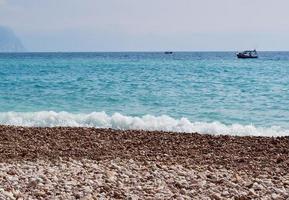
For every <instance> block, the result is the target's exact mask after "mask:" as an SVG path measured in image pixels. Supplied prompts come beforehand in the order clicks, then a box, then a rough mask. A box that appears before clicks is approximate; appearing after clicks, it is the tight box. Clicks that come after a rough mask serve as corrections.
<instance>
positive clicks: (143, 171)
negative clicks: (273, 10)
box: [0, 126, 289, 199]
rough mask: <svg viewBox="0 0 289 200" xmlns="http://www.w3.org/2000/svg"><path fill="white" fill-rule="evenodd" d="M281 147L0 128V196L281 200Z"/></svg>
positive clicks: (288, 154) (248, 140) (287, 162)
mask: <svg viewBox="0 0 289 200" xmlns="http://www.w3.org/2000/svg"><path fill="white" fill-rule="evenodd" d="M288 147H289V137H256V136H242V137H240V136H227V135H220V136H215V135H203V134H198V133H173V132H161V131H140V130H113V129H96V128H70V127H54V128H37V127H16V126H0V169H1V174H0V186H2V187H1V188H2V190H0V198H1V195H4V197H7V195H8V196H9V195H10V196H11V195H12V196H13V197H15V198H16V196H17V195H20V194H21V195H24V196H22V197H23V198H24V199H26V198H28V197H31V198H32V199H39V198H40V199H41V198H42V199H45V197H46V198H60V197H62V198H64V199H77V198H78V197H79V198H84V197H87V199H98V198H103V199H108V198H115V199H123V198H132V199H138V198H140V199H169V198H173V199H175V198H179V199H192V198H195V199H200V198H205V197H210V198H211V199H222V198H225V199H227V198H235V199H238V198H239V199H250V198H257V197H265V196H266V195H267V197H268V198H273V197H276V198H285V197H286V198H287V197H289V174H288V171H289V149H288ZM46 170H48V172H46ZM79 173H80V174H79ZM97 174H98V175H97ZM4 177H5V178H4ZM55 177H56V178H55ZM60 180H62V181H60ZM31 181H32V182H31ZM71 181H72V182H71ZM156 183H158V184H156ZM31 184H32V185H31ZM47 184H48V186H49V187H48V186H47ZM65 187H67V188H68V189H67V188H66V189H65ZM45 188H46V189H45ZM55 191H58V192H55ZM5 195H6V196H5ZM37 195H38V196H37ZM268 195H269V196H268ZM4 199H5V198H4ZM7 199H8V198H7ZM12 199H13V198H12ZM60 199H61V198H60Z"/></svg>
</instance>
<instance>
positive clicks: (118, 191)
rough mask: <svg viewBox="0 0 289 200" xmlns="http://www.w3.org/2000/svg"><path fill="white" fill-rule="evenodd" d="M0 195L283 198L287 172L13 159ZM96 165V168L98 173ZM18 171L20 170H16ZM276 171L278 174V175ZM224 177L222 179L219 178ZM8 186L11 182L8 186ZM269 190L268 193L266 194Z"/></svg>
mask: <svg viewBox="0 0 289 200" xmlns="http://www.w3.org/2000/svg"><path fill="white" fill-rule="evenodd" d="M0 166H1V174H5V177H6V178H1V177H4V176H1V177H0V185H1V188H0V199H15V198H18V199H21V198H22V199H40V198H45V199H55V198H57V199H116V198H118V199H131V200H137V199H154V198H158V199H191V198H195V199H210V198H211V199H216V200H219V199H222V197H223V198H229V197H237V199H242V198H243V199H246V197H247V196H248V195H250V197H252V198H257V197H262V196H264V197H265V196H266V195H267V197H266V198H267V199H270V198H271V199H285V198H286V197H288V196H289V190H288V189H286V186H287V185H288V183H289V176H286V175H284V176H278V181H275V182H274V181H272V180H273V175H270V174H267V175H264V176H259V177H258V178H254V177H253V176H252V175H250V174H247V173H246V172H245V171H243V172H238V174H237V173H236V172H235V171H233V170H229V169H226V168H220V167H219V168H213V167H212V166H210V168H209V169H206V167H205V166H199V167H195V168H190V169H187V168H185V167H183V166H181V165H162V164H161V163H154V162H146V163H140V162H138V161H135V160H133V159H130V160H121V159H116V160H107V161H95V160H87V159H83V160H73V159H70V160H69V161H65V160H58V161H53V162H52V161H45V160H37V161H14V162H10V163H2V164H1V165H0ZM94 169H97V173H96V171H95V170H94ZM16 172H17V173H16ZM275 176H276V175H275ZM220 177H222V181H221V182H218V181H217V180H218V179H220ZM5 188H7V189H6V190H5ZM268 195H269V196H268Z"/></svg>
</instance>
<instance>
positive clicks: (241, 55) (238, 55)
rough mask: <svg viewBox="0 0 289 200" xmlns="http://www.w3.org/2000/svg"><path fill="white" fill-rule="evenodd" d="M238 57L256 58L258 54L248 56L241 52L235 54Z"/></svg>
mask: <svg viewBox="0 0 289 200" xmlns="http://www.w3.org/2000/svg"><path fill="white" fill-rule="evenodd" d="M237 57H238V58H242V59H247V58H258V56H248V55H243V54H237Z"/></svg>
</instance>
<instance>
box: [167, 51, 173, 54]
mask: <svg viewBox="0 0 289 200" xmlns="http://www.w3.org/2000/svg"><path fill="white" fill-rule="evenodd" d="M165 54H173V52H172V51H165Z"/></svg>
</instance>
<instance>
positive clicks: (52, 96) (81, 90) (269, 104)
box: [0, 52, 289, 137]
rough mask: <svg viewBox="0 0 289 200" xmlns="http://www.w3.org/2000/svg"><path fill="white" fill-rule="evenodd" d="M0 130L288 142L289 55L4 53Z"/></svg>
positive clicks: (1, 56) (0, 71)
mask: <svg viewBox="0 0 289 200" xmlns="http://www.w3.org/2000/svg"><path fill="white" fill-rule="evenodd" d="M0 124H1V125H16V126H33V127H34V126H37V127H54V126H71V127H97V128H113V129H122V130H126V129H143V130H161V131H173V132H180V133H184V132H185V133H191V132H198V133H202V134H213V135H220V134H221V135H239V136H247V135H254V136H274V137H275V136H289V52H259V58H258V59H237V58H236V55H235V52H174V53H173V54H164V52H103V53H101V52H96V53H84V52H83V53H62V52H55V53H1V54H0Z"/></svg>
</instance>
